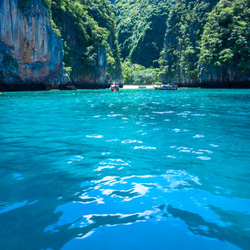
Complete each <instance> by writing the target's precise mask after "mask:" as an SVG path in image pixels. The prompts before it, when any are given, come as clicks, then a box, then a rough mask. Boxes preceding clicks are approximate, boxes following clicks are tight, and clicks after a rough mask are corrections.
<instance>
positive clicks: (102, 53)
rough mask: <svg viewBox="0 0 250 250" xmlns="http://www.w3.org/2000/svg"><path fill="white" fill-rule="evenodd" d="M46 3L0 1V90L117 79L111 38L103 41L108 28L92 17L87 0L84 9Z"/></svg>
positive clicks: (97, 83) (117, 64)
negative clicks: (110, 60)
mask: <svg viewBox="0 0 250 250" xmlns="http://www.w3.org/2000/svg"><path fill="white" fill-rule="evenodd" d="M49 2H50V3H51V1H43V0H0V91H18V90H44V89H47V88H60V89H66V86H67V85H71V84H73V85H75V86H76V87H78V88H105V87H108V86H109V85H110V82H111V81H113V80H120V82H122V81H123V78H122V73H121V67H120V61H119V56H114V55H113V54H114V51H115V50H112V48H111V47H112V45H110V46H109V45H108V43H109V41H107V40H110V44H111V43H114V42H115V40H114V39H116V38H115V36H114V34H113V38H112V39H108V35H107V34H110V33H111V34H112V32H111V31H110V30H109V29H110V28H109V27H107V28H106V27H103V28H101V24H102V20H100V21H96V20H95V18H96V17H95V16H94V14H95V8H92V5H91V4H90V6H88V10H87V11H86V10H85V9H86V8H87V7H86V6H84V5H83V4H80V3H79V2H75V1H66V2H63V1H61V4H62V6H59V4H56V2H53V4H52V6H53V8H52V7H51V6H49V5H48V3H49ZM66 4H67V6H66ZM104 4H105V5H107V3H106V2H104ZM65 6H66V7H67V8H65ZM96 6H98V5H96ZM70 8H72V9H70ZM107 8H108V5H107ZM92 9H93V10H92ZM91 10H92V12H93V13H94V14H92V16H93V17H90V16H89V14H88V13H90V11H91ZM106 16H107V15H106ZM107 17H108V16H107ZM105 21H106V20H105ZM113 22H114V21H113V19H112V17H111V18H110V22H109V23H112V25H113V26H114V25H115V24H114V23H113ZM99 23H100V25H99ZM91 25H92V26H91ZM98 25H99V26H98ZM52 27H53V28H52ZM85 32H86V33H85ZM108 32H109V33H108ZM116 42H117V41H116ZM116 47H118V46H116ZM107 48H108V49H109V51H107ZM116 55H118V52H117V53H116ZM108 58H111V59H112V60H113V62H112V63H110V62H109V60H108ZM114 58H115V59H114ZM64 65H65V67H64ZM112 65H113V66H112ZM66 69H67V70H69V72H66Z"/></svg>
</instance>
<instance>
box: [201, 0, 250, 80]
mask: <svg viewBox="0 0 250 250" xmlns="http://www.w3.org/2000/svg"><path fill="white" fill-rule="evenodd" d="M249 55H250V2H249V1H247V0H234V1H228V0H224V1H220V2H219V3H218V4H217V5H216V7H215V8H214V9H213V11H212V12H211V13H210V14H209V16H208V20H207V23H206V25H205V27H204V32H203V34H202V38H201V51H200V58H199V67H200V68H202V69H204V70H205V71H208V70H209V69H210V68H211V67H215V68H217V69H220V71H222V72H223V71H225V70H227V69H233V70H234V71H235V72H236V74H237V75H239V76H242V75H250V57H249Z"/></svg>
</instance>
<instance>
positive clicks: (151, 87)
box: [123, 85, 153, 89]
mask: <svg viewBox="0 0 250 250" xmlns="http://www.w3.org/2000/svg"><path fill="white" fill-rule="evenodd" d="M144 86H145V87H146V88H139V85H123V89H153V85H144Z"/></svg>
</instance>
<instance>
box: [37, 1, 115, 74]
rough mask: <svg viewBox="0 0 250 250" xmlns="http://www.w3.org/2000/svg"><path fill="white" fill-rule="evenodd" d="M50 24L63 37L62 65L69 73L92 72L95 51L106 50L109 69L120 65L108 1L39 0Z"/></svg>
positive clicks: (96, 52) (94, 65)
mask: <svg viewBox="0 0 250 250" xmlns="http://www.w3.org/2000/svg"><path fill="white" fill-rule="evenodd" d="M42 3H43V5H44V6H45V7H46V8H48V10H49V12H50V16H51V25H52V28H53V30H54V31H55V32H56V34H57V36H59V37H61V38H62V40H63V50H64V60H63V61H64V65H65V67H66V68H71V69H72V71H71V74H72V75H74V74H77V73H78V72H80V71H83V72H85V73H91V72H93V71H94V70H95V68H96V67H98V65H97V63H96V60H97V54H98V51H100V50H101V49H102V48H105V49H106V54H107V62H108V66H109V67H108V69H109V71H111V72H109V73H110V74H111V73H112V70H115V69H116V67H119V65H120V64H119V52H118V43H117V39H116V36H115V19H114V14H113V13H112V10H111V7H110V4H109V3H108V1H107V0H100V1H98V0H42Z"/></svg>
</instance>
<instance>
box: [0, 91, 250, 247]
mask: <svg viewBox="0 0 250 250" xmlns="http://www.w3.org/2000/svg"><path fill="white" fill-rule="evenodd" d="M249 97H250V91H249V90H216V89H215V90H202V89H181V90H179V91H155V90H151V89H145V90H142V89H141V90H123V89H122V90H121V91H120V92H116V93H114V92H111V91H110V90H79V91H60V92H58V91H57V92H53V91H50V92H19V93H3V94H2V95H0V176H1V182H0V224H1V227H0V246H1V247H0V248H1V249H19V250H20V249H32V250H35V249H64V250H67V249H110V250H116V249H171V250H172V249H173V250H175V249H192V250H193V249H213V250H214V249H250V182H249V177H250V168H249V158H250V157H249V153H250V152H249V151H250V150H249V147H250V143H249V141H250V115H249V109H250V98H249Z"/></svg>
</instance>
